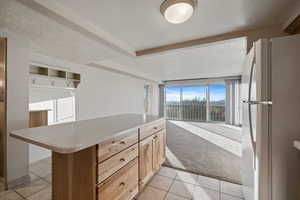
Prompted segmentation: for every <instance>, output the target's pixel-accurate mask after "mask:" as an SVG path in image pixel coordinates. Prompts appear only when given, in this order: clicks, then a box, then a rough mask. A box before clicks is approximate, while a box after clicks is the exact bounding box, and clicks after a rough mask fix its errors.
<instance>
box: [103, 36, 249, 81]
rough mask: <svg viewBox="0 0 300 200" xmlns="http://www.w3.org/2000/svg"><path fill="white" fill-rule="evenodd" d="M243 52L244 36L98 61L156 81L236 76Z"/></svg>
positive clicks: (239, 71) (238, 73) (238, 72)
mask: <svg viewBox="0 0 300 200" xmlns="http://www.w3.org/2000/svg"><path fill="white" fill-rule="evenodd" d="M245 55H246V39H245V38H239V39H234V40H228V41H226V42H218V43H213V44H210V45H202V46H198V47H193V48H187V49H181V50H177V51H170V52H166V53H164V54H153V55H149V56H142V57H136V58H131V57H127V56H120V57H117V58H114V59H108V60H103V61H101V62H99V64H102V65H106V66H113V65H117V64H118V65H125V66H131V67H133V68H135V69H137V70H140V71H142V72H143V73H145V74H148V75H150V76H151V77H156V78H157V79H159V80H176V79H193V78H208V77H221V76H232V75H240V74H241V72H242V67H243V62H244V58H245Z"/></svg>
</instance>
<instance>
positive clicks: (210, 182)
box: [197, 176, 220, 191]
mask: <svg viewBox="0 0 300 200" xmlns="http://www.w3.org/2000/svg"><path fill="white" fill-rule="evenodd" d="M197 185H200V186H203V187H206V188H209V189H212V190H216V191H220V181H219V180H217V179H214V178H210V177H206V176H198V182H197Z"/></svg>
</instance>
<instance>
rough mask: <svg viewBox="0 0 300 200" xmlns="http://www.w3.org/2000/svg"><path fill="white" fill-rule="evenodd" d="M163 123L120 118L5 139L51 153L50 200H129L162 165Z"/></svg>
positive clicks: (144, 118) (135, 117)
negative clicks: (25, 143) (18, 141)
mask: <svg viewBox="0 0 300 200" xmlns="http://www.w3.org/2000/svg"><path fill="white" fill-rule="evenodd" d="M165 127H166V125H165V119H164V118H160V117H158V116H153V115H139V114H123V115H116V116H109V117H103V118H97V119H91V120H83V121H76V122H71V123H64V124H58V125H52V126H44V127H37V128H29V129H22V130H18V131H13V132H11V133H10V135H11V136H12V137H14V138H17V139H20V140H23V141H25V142H27V143H30V144H35V145H38V146H40V147H44V148H46V149H49V150H51V151H52V179H53V180H52V199H53V200H96V199H97V200H114V199H124V200H127V199H128V200H130V199H133V198H134V197H135V196H136V195H137V194H138V193H139V191H140V190H141V189H143V187H144V186H145V184H146V183H147V182H148V181H149V180H150V179H151V177H152V176H153V175H154V174H155V173H156V172H157V171H158V170H159V169H160V167H161V165H162V163H163V162H164V160H165V156H166V155H165V145H166V130H165Z"/></svg>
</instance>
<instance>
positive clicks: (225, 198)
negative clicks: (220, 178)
mask: <svg viewBox="0 0 300 200" xmlns="http://www.w3.org/2000/svg"><path fill="white" fill-rule="evenodd" d="M221 200H243V199H241V198H239V197H233V196H230V195H227V194H223V193H221Z"/></svg>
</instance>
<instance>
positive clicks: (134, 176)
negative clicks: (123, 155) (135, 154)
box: [98, 158, 139, 200]
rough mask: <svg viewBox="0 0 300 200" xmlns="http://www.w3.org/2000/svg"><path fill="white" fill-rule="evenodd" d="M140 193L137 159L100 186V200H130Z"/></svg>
mask: <svg viewBox="0 0 300 200" xmlns="http://www.w3.org/2000/svg"><path fill="white" fill-rule="evenodd" d="M138 191H139V189H138V159H137V158H136V159H135V160H133V161H131V162H130V163H129V164H128V165H126V166H125V167H124V168H122V169H121V170H120V171H118V172H117V173H115V174H114V175H112V176H111V177H110V178H108V179H106V180H105V181H104V182H103V183H101V184H100V185H99V186H98V193H99V195H98V200H130V199H132V198H133V197H135V195H136V194H137V193H138Z"/></svg>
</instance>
